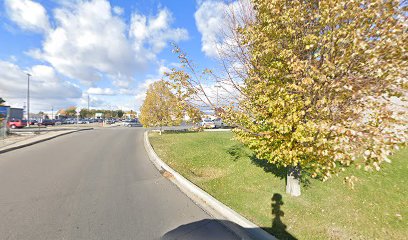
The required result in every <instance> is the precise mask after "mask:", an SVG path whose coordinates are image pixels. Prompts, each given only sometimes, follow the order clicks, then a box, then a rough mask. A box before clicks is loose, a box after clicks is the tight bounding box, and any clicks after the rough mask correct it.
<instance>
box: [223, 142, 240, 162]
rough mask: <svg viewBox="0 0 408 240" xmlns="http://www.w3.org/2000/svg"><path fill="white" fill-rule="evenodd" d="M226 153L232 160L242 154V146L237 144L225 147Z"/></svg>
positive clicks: (235, 159)
mask: <svg viewBox="0 0 408 240" xmlns="http://www.w3.org/2000/svg"><path fill="white" fill-rule="evenodd" d="M227 153H228V154H229V155H230V156H231V157H232V160H233V161H234V162H235V161H237V160H238V159H239V158H240V157H242V156H243V155H244V153H243V152H242V146H240V145H239V144H234V145H232V146H230V147H229V148H228V149H227Z"/></svg>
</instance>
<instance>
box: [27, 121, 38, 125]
mask: <svg viewBox="0 0 408 240" xmlns="http://www.w3.org/2000/svg"><path fill="white" fill-rule="evenodd" d="M28 123H29V125H37V124H38V121H37V120H30V121H29V122H28Z"/></svg>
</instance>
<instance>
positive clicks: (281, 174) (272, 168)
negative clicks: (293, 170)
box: [250, 155, 311, 188]
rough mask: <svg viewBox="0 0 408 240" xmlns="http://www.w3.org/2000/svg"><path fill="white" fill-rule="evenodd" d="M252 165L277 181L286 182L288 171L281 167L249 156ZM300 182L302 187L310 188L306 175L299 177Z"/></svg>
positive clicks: (308, 178)
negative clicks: (277, 179) (276, 178)
mask: <svg viewBox="0 0 408 240" xmlns="http://www.w3.org/2000/svg"><path fill="white" fill-rule="evenodd" d="M250 159H251V162H252V164H254V165H255V166H257V167H261V168H263V170H264V171H265V172H267V173H272V174H273V175H275V176H276V177H278V178H279V179H285V182H286V176H287V173H288V169H287V168H286V167H283V166H278V165H276V164H273V163H270V162H268V161H267V160H263V159H259V158H257V157H256V156H255V155H251V156H250ZM300 182H301V184H302V186H303V187H306V188H307V187H310V185H311V182H310V177H309V175H308V174H306V173H305V172H304V173H302V175H300Z"/></svg>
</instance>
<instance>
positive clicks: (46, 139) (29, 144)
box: [0, 128, 93, 154]
mask: <svg viewBox="0 0 408 240" xmlns="http://www.w3.org/2000/svg"><path fill="white" fill-rule="evenodd" d="M86 130H93V128H83V129H75V130H68V131H69V132H65V133H61V134H58V135H55V136H52V137H47V138H43V139H39V140H35V141H32V142H29V143H25V144H21V145H18V146H15V147H9V148H7V147H6V149H1V150H0V154H2V153H6V152H10V151H13V150H16V149H20V148H24V147H28V146H31V145H34V144H37V143H40V142H45V141H48V140H51V139H54V138H57V137H61V136H64V135H68V134H71V133H74V132H81V131H86ZM15 144H18V142H17V143H15ZM13 145H14V144H13Z"/></svg>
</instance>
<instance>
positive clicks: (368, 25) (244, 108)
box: [169, 0, 408, 196]
mask: <svg viewBox="0 0 408 240" xmlns="http://www.w3.org/2000/svg"><path fill="white" fill-rule="evenodd" d="M243 9H244V10H248V9H250V10H249V11H251V12H250V13H249V14H247V15H246V16H249V17H244V18H238V17H237V16H236V15H234V14H232V15H231V16H232V18H231V19H232V20H233V21H236V24H231V26H233V29H232V33H233V34H232V35H231V36H232V37H233V40H235V43H236V44H232V48H231V49H232V50H231V51H230V52H228V51H226V50H223V53H224V54H225V53H226V54H225V55H224V56H227V58H228V61H224V63H225V62H226V63H229V64H230V66H233V67H234V66H241V67H240V68H239V70H238V71H234V69H235V68H231V67H228V66H227V67H225V73H226V74H224V75H226V76H228V78H229V80H231V82H232V85H233V86H236V88H237V90H238V91H239V93H240V96H239V101H237V102H235V103H233V104H231V105H230V107H226V108H225V112H224V114H223V115H224V116H223V117H224V118H226V119H227V121H229V122H230V123H233V124H234V125H236V126H238V127H237V128H236V129H235V130H234V133H235V136H236V138H237V139H238V140H240V141H241V142H243V143H244V144H246V145H247V146H249V147H250V148H251V149H252V150H253V151H254V152H255V154H256V156H257V157H258V158H260V159H264V160H265V161H268V162H270V163H272V164H275V165H278V166H284V167H287V169H288V181H287V192H288V193H290V194H292V195H294V196H298V195H300V184H299V177H300V176H301V174H306V173H307V174H310V175H311V176H312V177H315V178H320V179H322V180H326V179H328V178H329V177H330V176H331V175H332V174H334V173H337V172H339V171H341V170H344V167H345V166H350V165H356V166H362V167H364V169H366V170H371V169H376V170H379V169H380V165H381V164H382V163H383V162H384V161H386V162H389V161H390V160H389V159H388V157H387V156H388V155H390V154H391V153H392V150H393V149H394V148H397V147H398V145H399V144H401V143H406V142H407V128H406V126H407V124H408V122H407V121H408V116H407V111H406V110H407V108H406V96H407V93H406V90H407V69H408V61H407V60H408V55H407V44H406V43H407V42H408V38H407V36H408V33H407V17H406V14H405V9H404V7H402V6H400V5H399V1H398V0H386V1H384V0H369V1H349V0H347V1H346V0H325V1H317V0H316V1H288V0H253V1H251V8H243ZM244 14H245V13H244ZM242 20H244V21H242ZM176 52H178V53H180V51H179V50H178V49H176ZM179 58H180V59H181V60H182V63H184V67H185V68H184V69H181V70H173V72H172V73H171V74H169V76H170V80H171V81H172V82H176V83H178V84H179V85H180V86H183V87H184V88H186V89H190V90H191V91H192V92H194V94H201V95H203V93H202V91H201V90H203V88H200V85H201V86H202V82H200V79H199V78H197V77H196V75H195V74H194V73H195V72H197V71H196V70H194V68H191V67H190V66H191V64H190V62H189V60H188V59H187V58H186V57H185V54H183V53H181V54H180V55H179ZM234 60H235V61H234ZM185 69H189V70H190V73H186V72H185ZM231 69H232V70H233V71H232V72H233V73H234V72H235V73H236V74H235V75H232V74H231ZM183 73H184V74H183ZM231 76H233V77H231ZM204 96H205V95H204ZM395 100H397V101H399V102H400V105H402V107H401V106H396V105H395V104H394V103H393V101H395ZM404 106H405V107H404Z"/></svg>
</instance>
